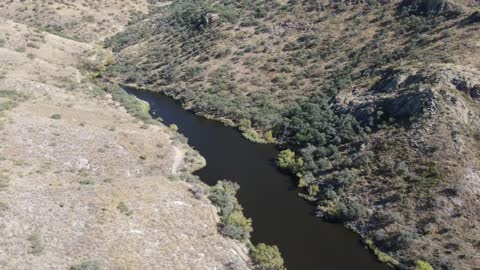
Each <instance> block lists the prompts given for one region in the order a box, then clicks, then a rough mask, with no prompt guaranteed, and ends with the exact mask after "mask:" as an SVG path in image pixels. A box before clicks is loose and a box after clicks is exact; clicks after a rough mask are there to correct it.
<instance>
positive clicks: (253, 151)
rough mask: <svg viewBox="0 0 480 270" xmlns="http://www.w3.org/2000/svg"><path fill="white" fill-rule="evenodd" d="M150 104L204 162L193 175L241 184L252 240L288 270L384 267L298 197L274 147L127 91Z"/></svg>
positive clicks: (164, 100)
mask: <svg viewBox="0 0 480 270" xmlns="http://www.w3.org/2000/svg"><path fill="white" fill-rule="evenodd" d="M126 90H127V92H129V93H130V94H134V95H135V96H137V97H138V98H140V99H142V100H145V101H147V102H148V103H150V107H151V110H150V114H151V115H152V116H153V117H161V118H163V120H164V123H165V124H167V125H169V124H172V123H174V124H176V125H178V127H179V132H181V133H182V134H184V135H185V136H186V137H187V138H188V143H189V144H190V145H191V146H193V147H194V148H195V149H197V150H198V151H199V152H200V154H201V155H202V156H204V157H205V158H206V160H207V166H206V167H205V168H203V169H202V170H200V171H198V172H196V173H195V174H196V175H198V176H200V177H201V179H202V180H203V181H204V182H206V183H207V184H209V185H214V184H215V183H216V181H217V180H221V179H230V180H233V181H236V182H237V183H239V184H240V190H239V192H238V199H239V201H240V203H241V204H242V206H243V207H244V212H245V215H246V216H247V217H251V218H252V219H253V229H254V231H253V233H252V242H253V243H255V244H257V243H267V244H274V245H277V246H278V247H279V248H280V251H281V252H282V256H283V258H284V259H285V264H286V266H287V268H288V269H289V270H314V269H315V270H356V269H358V270H363V269H365V270H380V269H381V270H386V269H390V268H389V267H387V266H386V265H384V264H381V263H379V262H378V261H377V260H376V259H375V257H374V256H373V255H372V254H371V253H370V252H368V251H367V250H366V249H365V248H364V247H363V245H362V244H361V242H360V239H359V237H358V236H357V235H355V234H354V233H353V232H351V231H349V230H347V229H346V228H344V227H343V226H342V225H339V224H331V223H327V222H324V221H322V220H321V219H320V218H316V217H314V216H313V212H314V207H313V206H311V205H310V204H308V203H307V202H305V201H304V200H302V199H301V198H299V197H297V192H296V188H295V181H294V179H292V177H290V176H289V175H286V174H284V173H282V172H280V171H279V170H278V169H277V168H276V167H275V165H274V159H275V157H276V156H277V153H278V150H277V149H276V148H275V146H274V145H262V144H254V143H251V142H249V141H247V140H245V139H243V137H242V136H241V134H240V133H239V132H238V131H237V130H236V129H234V128H231V127H226V126H224V125H222V124H221V123H219V122H216V121H212V120H208V119H205V118H203V117H200V116H197V115H195V114H193V113H192V112H190V111H186V110H184V109H182V107H181V105H180V104H179V103H177V102H176V101H175V100H173V99H172V98H170V97H167V96H164V95H162V94H159V93H154V92H148V91H142V90H134V89H126Z"/></svg>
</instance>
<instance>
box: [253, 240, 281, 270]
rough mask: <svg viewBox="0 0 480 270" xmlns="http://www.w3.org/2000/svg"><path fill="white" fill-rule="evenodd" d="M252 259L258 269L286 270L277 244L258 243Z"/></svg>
mask: <svg viewBox="0 0 480 270" xmlns="http://www.w3.org/2000/svg"><path fill="white" fill-rule="evenodd" d="M252 259H253V263H254V264H255V269H257V270H286V268H285V266H284V261H283V258H282V254H281V253H280V250H279V249H278V247H277V246H269V245H266V244H263V243H261V244H258V245H257V246H256V247H255V249H254V250H253V251H252Z"/></svg>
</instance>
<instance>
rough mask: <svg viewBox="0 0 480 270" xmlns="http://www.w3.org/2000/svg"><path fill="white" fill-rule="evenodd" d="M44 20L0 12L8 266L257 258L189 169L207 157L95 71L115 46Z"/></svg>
mask: <svg viewBox="0 0 480 270" xmlns="http://www.w3.org/2000/svg"><path fill="white" fill-rule="evenodd" d="M18 2H22V3H23V4H24V7H32V6H30V4H27V3H26V2H25V1H18ZM18 2H15V1H10V3H14V4H11V5H10V4H8V3H5V2H4V3H3V4H0V16H2V14H7V13H9V14H10V16H14V17H15V18H17V21H21V20H24V19H22V18H20V17H18V16H16V15H13V14H12V13H10V12H11V10H5V4H7V5H8V7H7V8H13V7H15V3H18ZM34 2H35V3H36V4H42V3H46V2H45V1H34ZM84 2H89V1H84ZM90 2H92V1H90ZM117 2H118V1H117ZM48 3H52V1H49V2H48ZM76 4H80V1H76ZM27 9H29V8H27ZM59 10H63V9H59ZM37 11H38V9H37ZM39 14H44V13H43V12H40V13H39ZM37 15H38V14H37ZM34 17H35V18H36V19H38V20H40V19H41V17H38V16H34ZM42 20H47V19H42ZM51 22H55V21H51ZM58 23H61V22H58ZM36 24H37V23H36V22H31V23H29V25H32V26H27V25H25V24H21V23H16V22H13V21H11V20H8V19H4V18H0V141H1V142H2V143H1V144H0V232H1V235H2V237H1V239H0V246H1V248H0V268H1V269H5V270H9V269H12V270H13V269H15V270H19V269H72V270H76V269H95V270H98V269H224V268H226V267H231V268H232V269H250V268H251V263H250V259H249V257H248V250H247V248H246V246H245V244H244V243H241V242H239V241H236V240H233V239H230V238H226V237H224V236H223V235H221V234H220V233H219V232H218V224H219V223H220V217H219V215H218V214H217V209H216V208H215V207H214V205H213V204H212V203H211V201H210V200H208V199H207V194H208V193H209V188H208V187H206V186H205V185H203V184H201V182H199V181H198V180H196V179H195V178H194V177H193V176H192V175H191V174H190V173H191V172H192V171H194V170H196V169H198V168H200V167H202V166H204V164H205V160H204V159H203V158H202V157H201V156H200V155H199V154H198V153H197V152H196V151H194V150H193V149H192V148H190V147H189V146H188V145H187V144H186V143H185V138H183V137H182V136H181V135H179V134H178V133H176V132H175V131H173V130H172V129H170V128H168V127H166V126H164V125H163V124H162V123H161V122H159V121H155V120H152V119H151V118H150V117H149V116H148V113H147V110H148V106H147V104H144V103H142V102H140V101H138V100H136V99H135V98H132V97H129V96H127V95H126V94H123V93H124V92H122V91H119V90H118V88H115V86H113V85H109V84H101V83H99V82H96V81H94V80H92V79H91V74H90V72H88V71H87V69H86V67H91V66H97V67H98V66H104V65H107V64H108V63H111V62H112V61H113V60H112V58H111V54H110V53H108V52H107V51H105V50H103V49H102V48H101V47H99V46H97V45H92V44H89V43H81V42H77V41H74V40H71V39H66V38H64V37H60V36H57V35H54V34H51V33H49V32H45V31H43V30H42V29H40V28H37V27H34V25H36ZM64 29H68V27H65V28H64ZM92 29H96V28H95V27H94V28H92ZM68 31H69V32H68V33H69V34H72V35H75V36H76V35H77V33H76V32H75V31H74V29H73V28H72V29H70V30H68ZM82 31H84V32H82V33H80V34H79V35H78V36H82V37H85V38H92V39H96V38H98V37H99V36H97V34H100V35H103V34H104V33H97V32H96V31H93V30H92V31H90V30H89V28H82ZM187 179H190V181H189V182H188V183H187V182H185V181H184V180H187ZM214 191H215V192H216V193H219V191H218V190H217V189H215V190H214Z"/></svg>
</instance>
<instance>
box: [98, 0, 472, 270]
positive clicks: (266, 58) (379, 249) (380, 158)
mask: <svg viewBox="0 0 480 270" xmlns="http://www.w3.org/2000/svg"><path fill="white" fill-rule="evenodd" d="M479 8H480V7H479V4H478V2H477V1H467V0H466V1H450V0H433V1H430V0H403V1H376V0H372V1H333V0H332V1H307V0H304V1H302V0H298V1H267V0H256V1H221V2H219V1H210V0H202V1H188V0H185V1H174V2H172V4H171V5H168V6H162V7H158V6H152V7H151V11H150V13H149V15H148V16H146V18H144V19H142V20H139V21H137V22H136V23H134V24H131V25H129V26H128V27H127V28H126V29H125V30H124V31H122V32H121V33H119V34H117V35H116V36H114V37H112V38H110V39H107V40H106V41H105V45H106V46H107V47H109V48H112V50H113V51H114V53H115V54H116V57H117V64H116V65H114V66H113V67H112V68H111V69H109V70H108V72H107V76H108V77H109V78H111V79H114V80H117V81H121V82H124V83H128V84H131V85H135V86H141V87H143V88H147V89H150V90H153V91H161V92H164V93H166V94H168V95H170V96H172V97H174V98H176V99H178V100H180V101H181V102H182V103H183V104H184V106H185V107H186V108H188V109H191V110H193V111H195V112H197V113H199V114H202V115H204V116H206V117H210V118H215V119H218V120H222V121H224V122H225V123H228V124H231V125H237V126H238V127H239V129H240V130H241V131H242V132H243V133H244V135H245V137H246V138H248V139H250V140H253V141H257V142H271V141H273V140H275V141H276V143H278V145H279V147H281V148H282V149H286V150H285V151H284V152H282V154H281V155H280V156H279V162H278V164H279V166H280V167H282V168H284V169H286V170H289V171H291V172H292V173H293V174H295V175H297V176H298V178H299V183H298V186H299V190H300V194H301V196H303V197H304V198H305V199H307V200H310V201H312V202H315V203H316V204H317V205H318V215H319V216H322V217H324V218H325V219H328V220H331V221H335V222H344V223H345V224H346V225H347V226H349V227H350V228H352V229H353V230H355V231H356V232H358V233H359V234H360V235H362V237H363V238H364V239H365V241H366V243H367V244H368V245H369V246H370V248H371V249H372V251H374V252H375V253H376V254H377V255H379V259H381V260H382V261H385V262H388V263H390V264H392V265H395V266H398V267H400V268H414V267H415V264H416V262H417V261H418V260H422V261H426V262H428V263H429V264H431V265H432V266H433V267H434V268H435V269H476V268H479V267H480V258H479V257H478V254H479V253H480V239H479V238H478V236H479V235H480V229H479V228H480V212H479V209H480V208H479V196H480V176H479V169H480V167H479V166H480V164H479V156H478V149H479V146H480V145H479V143H480V136H479V134H480V121H479V118H478V116H479V113H480V111H479V104H478V102H479V101H480V92H479V91H480V58H479V57H478V55H479V54H480V43H479V40H480V31H479V30H480V19H479V18H480V16H479Z"/></svg>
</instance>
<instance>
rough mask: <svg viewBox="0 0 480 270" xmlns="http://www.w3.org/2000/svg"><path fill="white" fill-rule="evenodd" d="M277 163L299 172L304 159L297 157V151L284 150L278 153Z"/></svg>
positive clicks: (281, 166)
mask: <svg viewBox="0 0 480 270" xmlns="http://www.w3.org/2000/svg"><path fill="white" fill-rule="evenodd" d="M277 165H278V167H280V168H282V169H288V170H291V171H292V172H294V173H297V172H299V171H300V170H301V169H302V167H303V159H302V158H296V157H295V152H293V151H292V150H290V149H287V150H283V151H281V152H280V153H279V154H278V157H277Z"/></svg>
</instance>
